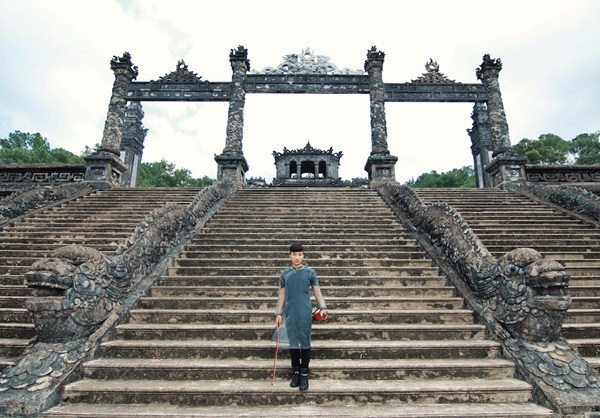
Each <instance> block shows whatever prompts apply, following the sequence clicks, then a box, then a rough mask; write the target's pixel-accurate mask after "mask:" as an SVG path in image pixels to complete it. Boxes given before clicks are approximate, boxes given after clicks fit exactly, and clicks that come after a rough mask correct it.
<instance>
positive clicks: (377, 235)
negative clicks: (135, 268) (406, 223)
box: [197, 228, 409, 247]
mask: <svg viewBox="0 0 600 418" xmlns="http://www.w3.org/2000/svg"><path fill="white" fill-rule="evenodd" d="M213 236H214V237H213ZM290 236H293V237H294V238H293V240H296V241H301V242H303V243H306V242H307V241H308V240H311V241H313V242H314V241H317V240H319V241H322V240H336V241H338V242H339V241H340V240H344V241H345V242H348V240H354V239H359V241H364V240H370V239H372V238H374V239H376V240H388V241H393V240H394V239H398V238H399V237H402V238H404V239H407V238H408V236H409V234H407V233H406V232H404V231H398V232H394V231H389V232H388V231H377V230H374V231H356V232H352V231H349V232H346V231H340V232H339V233H336V232H335V231H325V232H322V231H319V230H318V228H315V229H314V230H311V231H306V230H303V229H298V230H294V231H292V230H286V231H283V230H279V231H273V232H268V231H265V232H262V231H260V230H257V231H252V232H250V231H249V232H247V233H246V234H244V236H243V237H242V238H243V240H242V241H248V240H250V241H253V240H257V239H271V240H281V241H287V242H290V241H291V239H290ZM205 237H206V238H211V237H212V238H213V239H214V238H217V239H220V240H223V241H224V243H227V242H228V241H230V240H232V239H233V240H236V242H238V240H239V239H240V233H238V232H219V233H218V234H212V233H204V232H203V233H201V234H200V235H199V236H198V238H197V239H198V240H200V239H203V238H205ZM269 237H270V238H269ZM306 245H308V244H306ZM288 247H289V244H288Z"/></svg>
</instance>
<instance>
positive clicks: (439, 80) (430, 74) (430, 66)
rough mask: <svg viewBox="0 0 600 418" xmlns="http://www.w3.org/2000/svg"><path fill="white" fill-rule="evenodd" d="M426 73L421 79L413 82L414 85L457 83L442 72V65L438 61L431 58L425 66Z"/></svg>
mask: <svg viewBox="0 0 600 418" xmlns="http://www.w3.org/2000/svg"><path fill="white" fill-rule="evenodd" d="M425 69H426V70H427V72H426V73H423V75H421V77H419V78H417V79H416V80H412V82H413V83H420V84H444V83H455V81H454V80H450V79H449V78H448V77H446V76H445V75H444V74H443V73H441V72H440V65H439V64H438V63H437V61H434V60H433V59H432V58H429V61H428V62H427V63H426V64H425Z"/></svg>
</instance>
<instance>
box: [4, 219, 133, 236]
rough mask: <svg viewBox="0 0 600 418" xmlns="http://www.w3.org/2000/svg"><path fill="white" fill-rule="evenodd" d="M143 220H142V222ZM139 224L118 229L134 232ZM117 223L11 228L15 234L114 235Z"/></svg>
mask: <svg viewBox="0 0 600 418" xmlns="http://www.w3.org/2000/svg"><path fill="white" fill-rule="evenodd" d="M141 220H142V219H140V221H141ZM138 223H139V222H128V223H119V225H118V228H119V229H121V230H127V231H133V230H134V229H135V227H136V226H137V225H138ZM115 227H116V225H115V222H114V221H108V222H106V223H96V224H93V223H90V222H87V221H85V222H81V224H80V225H77V226H75V225H69V226H68V227H66V226H65V225H64V224H53V225H44V226H41V225H22V224H20V225H15V226H14V227H12V228H11V232H13V233H15V234H16V233H29V232H38V231H42V232H46V233H48V234H55V233H57V232H60V233H62V235H67V234H78V233H82V232H87V233H91V232H94V231H96V232H103V233H114V231H115Z"/></svg>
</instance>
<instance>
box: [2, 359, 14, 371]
mask: <svg viewBox="0 0 600 418" xmlns="http://www.w3.org/2000/svg"><path fill="white" fill-rule="evenodd" d="M15 361H17V359H16V357H0V370H3V369H5V368H6V367H8V366H10V365H11V364H13V363H14V362H15Z"/></svg>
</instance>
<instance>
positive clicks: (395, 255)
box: [0, 245, 427, 263]
mask: <svg viewBox="0 0 600 418" xmlns="http://www.w3.org/2000/svg"><path fill="white" fill-rule="evenodd" d="M235 248H236V247H232V248H231V251H219V250H217V249H212V248H211V249H210V250H208V249H206V250H198V249H196V247H193V248H192V247H191V246H188V247H187V249H186V250H185V251H184V252H183V253H181V254H180V255H179V256H178V257H177V260H193V259H199V260H203V259H210V258H217V257H218V258H219V259H221V260H223V261H225V259H227V261H229V259H231V258H241V259H254V260H261V261H263V260H278V261H279V262H283V261H285V262H287V263H289V258H288V257H287V254H286V251H282V249H281V248H280V249H279V251H272V250H263V251H250V250H240V249H235ZM253 248H254V249H255V250H256V249H258V248H256V247H253ZM1 256H2V252H1V251H0V257H1ZM425 258H427V255H426V254H425V252H424V251H422V250H420V249H419V248H418V247H417V246H416V245H415V250H412V251H411V250H410V249H404V250H400V249H399V248H395V250H394V251H382V250H380V251H376V250H375V249H373V248H371V250H370V251H365V250H360V251H352V250H346V251H342V250H338V251H335V250H331V249H328V250H327V251H325V250H324V249H323V250H317V249H315V248H311V252H310V253H307V254H306V258H305V259H306V260H309V259H310V260H319V259H322V260H348V259H361V260H362V259H377V260H390V259H391V260H410V259H425Z"/></svg>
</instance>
